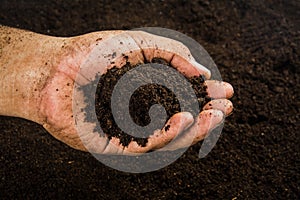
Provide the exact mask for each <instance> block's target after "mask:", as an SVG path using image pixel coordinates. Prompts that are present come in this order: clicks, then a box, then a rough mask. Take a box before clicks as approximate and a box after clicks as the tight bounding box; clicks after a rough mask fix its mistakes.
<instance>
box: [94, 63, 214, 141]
mask: <svg viewBox="0 0 300 200" xmlns="http://www.w3.org/2000/svg"><path fill="white" fill-rule="evenodd" d="M152 63H159V64H163V65H168V66H170V65H169V63H168V62H166V61H165V60H163V59H160V58H154V59H152ZM137 66H139V65H135V66H132V65H130V63H126V64H125V65H124V66H123V67H121V68H117V67H113V68H111V69H110V70H108V71H107V73H106V74H104V75H102V76H101V78H100V80H99V83H98V85H97V91H96V98H95V104H96V105H95V107H96V115H97V118H98V121H99V122H100V126H101V128H102V130H103V131H104V133H105V134H107V135H108V138H109V139H111V138H112V137H117V138H119V139H120V143H121V144H122V145H123V146H128V144H129V143H130V142H131V141H136V142H137V143H138V144H139V145H140V146H145V145H146V144H147V142H148V139H147V138H138V137H133V136H131V135H128V134H126V133H125V132H123V131H122V130H121V129H120V128H119V127H118V126H117V124H116V122H115V120H114V117H113V114H112V111H111V96H112V93H113V89H114V86H115V85H116V84H117V82H118V80H119V79H120V78H121V77H122V76H123V75H124V74H125V73H126V72H128V71H129V70H131V69H133V68H134V67H137ZM171 67H172V66H171ZM171 78H172V77H171ZM187 80H188V81H189V82H190V83H191V84H192V87H193V89H194V92H195V94H196V96H197V99H198V103H199V110H200V111H201V110H202V107H203V106H204V105H205V104H206V103H207V102H208V101H209V100H210V99H209V98H208V96H207V92H206V86H205V85H204V81H205V80H204V77H202V76H199V77H192V78H189V79H187ZM174 81H177V80H176V79H175V80H174ZM180 89H181V90H185V88H180ZM183 103H184V102H183ZM154 104H160V105H162V106H163V107H164V108H165V110H166V113H167V120H168V119H169V118H170V117H171V116H173V115H174V114H176V113H178V112H181V108H180V104H179V101H178V99H177V98H176V95H175V94H174V93H173V92H172V91H170V90H169V89H168V88H166V87H164V86H162V85H158V84H147V85H143V86H141V87H139V88H138V89H137V90H136V91H135V92H134V93H133V94H132V96H131V98H130V102H129V113H130V115H131V117H132V120H133V121H134V122H135V123H136V124H137V125H139V126H146V125H148V124H149V123H150V121H151V118H150V116H149V110H150V108H151V106H152V105H154ZM190 112H191V113H192V115H193V116H194V117H195V116H197V115H198V114H199V113H196V112H193V111H190ZM155 117H158V118H160V116H155ZM165 122H166V121H165ZM165 122H164V123H165ZM162 128H163V127H157V129H162ZM170 128H171V127H170V125H168V126H166V127H165V131H168V130H169V129H170Z"/></svg>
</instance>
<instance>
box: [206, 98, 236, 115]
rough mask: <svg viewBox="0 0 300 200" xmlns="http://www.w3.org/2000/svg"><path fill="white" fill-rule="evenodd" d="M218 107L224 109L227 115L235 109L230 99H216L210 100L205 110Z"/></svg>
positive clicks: (217, 108)
mask: <svg viewBox="0 0 300 200" xmlns="http://www.w3.org/2000/svg"><path fill="white" fill-rule="evenodd" d="M210 109H216V110H220V111H222V112H223V113H224V114H225V115H226V116H228V115H230V114H231V113H232V111H233V104H232V102H231V101H229V100H228V99H214V100H211V101H209V102H208V103H207V104H206V105H205V106H204V107H203V110H210Z"/></svg>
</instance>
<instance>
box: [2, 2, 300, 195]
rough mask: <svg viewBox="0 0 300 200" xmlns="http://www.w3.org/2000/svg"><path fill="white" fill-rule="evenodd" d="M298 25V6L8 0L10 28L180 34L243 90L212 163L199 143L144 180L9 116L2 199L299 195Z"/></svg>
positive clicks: (4, 120)
mask: <svg viewBox="0 0 300 200" xmlns="http://www.w3.org/2000/svg"><path fill="white" fill-rule="evenodd" d="M299 19H300V2H299V1H298V0H289V1H284V0H282V1H280V0H274V1H259V0H257V1H254V0H247V1H240V0H235V1H206V0H201V1H183V0H182V1H175V0H172V1H163V0H161V1H146V0H145V1H125V0H122V1H104V0H103V1H99V0H94V1H92V0H85V1H83V0H82V1H81V0H52V1H33V0H28V1H25V0H18V1H17V0H1V1H0V23H1V24H3V25H8V26H12V27H19V28H24V29H27V30H32V31H35V32H39V33H44V34H49V35H55V36H72V35H79V34H83V33H88V32H91V31H99V30H111V29H131V28H139V27H145V26H156V27H165V28H170V29H174V30H177V31H180V32H182V33H185V34H187V35H188V36H190V37H192V38H194V39H195V40H197V41H198V42H199V43H200V44H201V45H202V46H203V47H204V48H205V49H206V50H207V51H208V52H209V54H210V55H211V56H212V58H213V59H214V61H215V63H216V64H217V66H218V67H219V70H220V72H221V74H222V77H223V80H225V81H228V82H230V83H231V84H232V85H233V87H234V89H235V95H234V97H233V98H232V101H233V103H234V106H235V110H234V113H233V115H231V116H230V117H228V118H227V119H226V124H225V127H224V129H223V134H222V135H221V137H220V139H219V140H218V143H217V145H216V146H215V147H214V149H213V150H212V151H211V152H210V154H209V155H208V156H207V157H205V158H203V159H198V151H199V148H200V144H198V145H195V146H193V147H191V148H189V150H188V151H187V152H186V153H185V154H184V155H183V156H182V157H181V158H180V159H178V160H177V161H176V162H174V163H173V164H171V165H169V166H168V167H166V168H163V169H161V170H158V171H155V172H151V173H145V174H129V173H123V172H119V171H116V170H114V169H111V168H108V167H106V166H104V165H103V164H101V163H100V162H98V161H97V160H96V159H95V158H94V157H93V156H92V155H91V154H89V153H84V152H80V151H77V150H74V149H71V148H69V147H68V146H66V145H65V144H63V143H61V142H59V141H57V140H55V139H54V138H53V137H52V136H51V135H50V134H48V133H47V132H46V131H45V130H44V129H43V128H42V127H41V126H39V125H37V124H35V123H32V122H30V121H26V120H23V119H18V118H12V117H4V116H1V117H0V131H1V136H0V152H1V153H0V154H1V157H0V197H1V199H82V198H84V199H299V198H300V195H299V193H300V188H299V187H300V181H299V180H300V174H299V171H300V169H299V168H300V158H299V142H300V141H299V129H300V127H299V102H300V101H299V93H300V91H299V67H300V48H299V46H300V31H299V29H300V20H299Z"/></svg>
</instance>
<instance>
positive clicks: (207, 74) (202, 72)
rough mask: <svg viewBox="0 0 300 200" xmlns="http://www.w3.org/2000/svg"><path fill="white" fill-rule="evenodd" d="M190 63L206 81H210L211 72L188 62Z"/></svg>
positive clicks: (192, 62)
mask: <svg viewBox="0 0 300 200" xmlns="http://www.w3.org/2000/svg"><path fill="white" fill-rule="evenodd" d="M190 63H191V64H192V65H193V66H194V67H195V68H196V69H197V70H198V72H199V73H200V74H201V75H203V76H204V77H205V78H206V79H210V77H211V72H210V70H209V69H207V68H206V67H204V66H203V65H201V64H200V63H198V62H197V61H195V60H192V61H190Z"/></svg>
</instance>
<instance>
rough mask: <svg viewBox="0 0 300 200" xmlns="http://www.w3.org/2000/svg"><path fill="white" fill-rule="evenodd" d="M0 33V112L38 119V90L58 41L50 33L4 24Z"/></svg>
mask: <svg viewBox="0 0 300 200" xmlns="http://www.w3.org/2000/svg"><path fill="white" fill-rule="evenodd" d="M0 35H1V38H0V114H1V115H8V116H16V117H22V118H26V119H30V120H33V121H37V122H38V121H40V118H41V117H42V116H40V113H39V104H40V102H39V101H40V99H41V98H40V95H41V91H42V89H43V87H44V86H45V84H46V82H47V80H48V79H49V77H50V76H51V73H52V70H53V64H54V62H55V59H54V58H55V52H56V49H57V48H58V45H60V44H58V42H57V41H58V40H57V39H56V38H54V37H49V36H44V35H40V34H36V33H32V32H29V31H24V30H19V29H15V28H9V27H4V26H0ZM54 41H55V42H54Z"/></svg>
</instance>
